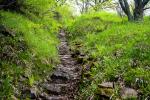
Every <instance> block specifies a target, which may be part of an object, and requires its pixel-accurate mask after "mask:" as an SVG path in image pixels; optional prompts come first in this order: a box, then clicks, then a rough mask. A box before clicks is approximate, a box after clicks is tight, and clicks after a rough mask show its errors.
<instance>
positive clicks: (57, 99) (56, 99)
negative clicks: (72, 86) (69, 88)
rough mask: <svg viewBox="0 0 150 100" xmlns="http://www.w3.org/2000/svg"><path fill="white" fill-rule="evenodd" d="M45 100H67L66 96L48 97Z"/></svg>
mask: <svg viewBox="0 0 150 100" xmlns="http://www.w3.org/2000/svg"><path fill="white" fill-rule="evenodd" d="M47 100H69V99H68V98H67V96H49V97H47Z"/></svg>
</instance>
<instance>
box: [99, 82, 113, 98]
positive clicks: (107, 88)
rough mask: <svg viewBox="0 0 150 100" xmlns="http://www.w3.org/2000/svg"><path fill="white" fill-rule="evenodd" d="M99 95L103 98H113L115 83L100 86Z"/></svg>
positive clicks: (105, 83)
mask: <svg viewBox="0 0 150 100" xmlns="http://www.w3.org/2000/svg"><path fill="white" fill-rule="evenodd" d="M98 87H99V89H98V95H100V96H101V97H102V96H104V97H111V96H112V94H113V91H114V90H113V82H104V83H102V84H99V85H98Z"/></svg>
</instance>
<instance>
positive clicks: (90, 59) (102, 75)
mask: <svg viewBox="0 0 150 100" xmlns="http://www.w3.org/2000/svg"><path fill="white" fill-rule="evenodd" d="M149 26H150V18H148V17H146V18H145V21H144V22H143V23H134V22H127V21H126V18H122V19H121V18H119V17H118V16H116V15H114V14H108V13H105V12H101V13H90V14H85V15H82V16H81V17H78V18H77V19H76V20H75V21H74V23H73V24H72V25H71V26H70V27H68V37H69V41H70V45H71V48H72V50H73V51H74V52H75V53H76V54H78V57H77V58H78V61H79V62H81V63H82V64H83V76H82V79H83V81H82V84H81V85H80V96H79V99H81V100H85V99H87V98H90V97H93V96H94V100H99V99H100V98H99V96H98V95H97V94H99V87H98V86H99V84H100V83H102V82H114V83H118V82H122V83H123V84H124V85H125V86H127V87H132V88H134V89H136V90H138V91H140V93H141V94H142V95H141V99H140V100H144V98H146V97H148V96H149V95H150V94H149V93H150V84H149V83H150V78H149V77H150V62H149V61H150V28H149ZM119 88H120V86H119V85H117V86H116V87H115V91H114V92H113V95H112V98H114V99H116V98H118V97H119ZM98 98H99V99H98Z"/></svg>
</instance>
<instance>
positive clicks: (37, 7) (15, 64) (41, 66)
mask: <svg viewBox="0 0 150 100" xmlns="http://www.w3.org/2000/svg"><path fill="white" fill-rule="evenodd" d="M56 3H57V2H55V0H17V1H16V5H20V6H18V7H15V8H11V9H9V8H8V9H4V10H0V28H1V29H0V41H1V42H0V46H1V47H0V71H1V72H0V99H1V100H12V99H14V98H23V99H28V96H25V97H24V96H23V95H24V94H22V92H23V91H24V90H26V89H30V88H32V87H36V85H38V84H39V83H40V82H42V81H45V80H46V79H47V78H48V77H49V75H51V71H52V69H53V68H54V67H55V66H56V64H58V63H59V58H58V50H57V46H58V45H59V40H58V39H57V33H58V32H59V30H60V27H62V25H61V24H64V23H67V21H68V20H67V18H68V19H69V18H70V17H71V15H70V12H69V10H68V9H67V7H65V6H61V7H56ZM63 8H64V9H65V12H63V10H62V9H63ZM58 15H59V16H58ZM65 16H66V19H65ZM68 22H69V21H68ZM25 95H26V94H25Z"/></svg>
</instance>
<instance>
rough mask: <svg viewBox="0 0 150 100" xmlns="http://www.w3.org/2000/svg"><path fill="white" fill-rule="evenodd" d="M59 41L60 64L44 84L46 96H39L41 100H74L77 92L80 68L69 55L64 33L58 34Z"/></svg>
mask: <svg viewBox="0 0 150 100" xmlns="http://www.w3.org/2000/svg"><path fill="white" fill-rule="evenodd" d="M59 39H60V41H61V43H60V46H59V56H60V59H61V63H60V64H59V65H58V67H57V68H56V70H55V71H54V73H53V74H52V76H51V80H50V81H49V82H47V83H46V84H44V88H45V91H46V94H47V95H44V96H43V95H41V96H40V99H42V100H74V97H75V94H76V93H77V90H78V83H79V80H80V76H81V66H80V65H79V64H78V63H77V62H76V60H75V59H74V58H73V57H72V55H71V52H70V49H69V46H68V42H67V39H66V34H65V32H64V31H61V32H60V33H59Z"/></svg>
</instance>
